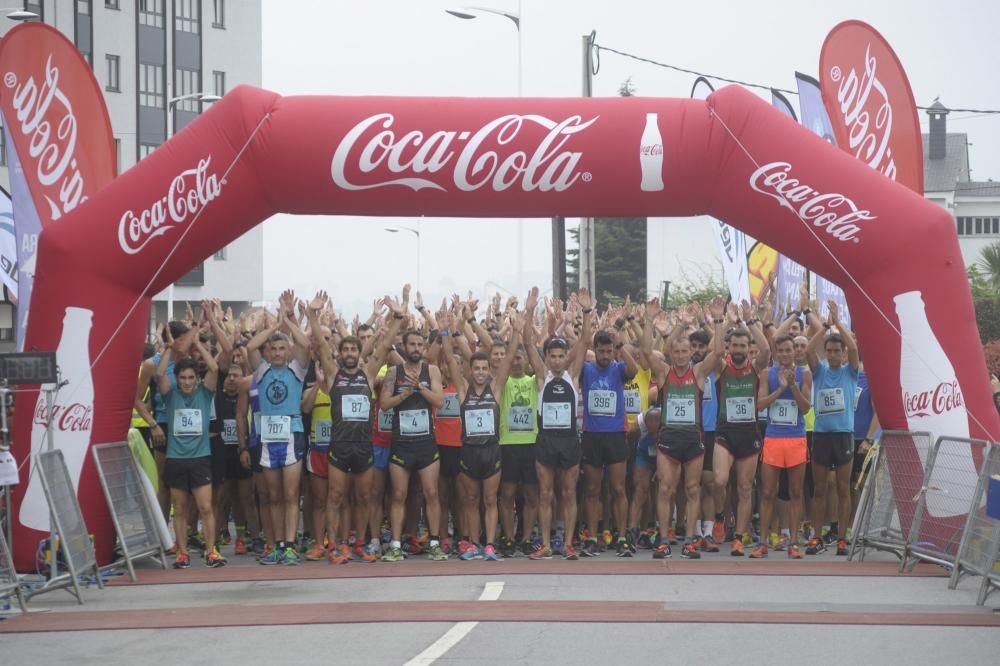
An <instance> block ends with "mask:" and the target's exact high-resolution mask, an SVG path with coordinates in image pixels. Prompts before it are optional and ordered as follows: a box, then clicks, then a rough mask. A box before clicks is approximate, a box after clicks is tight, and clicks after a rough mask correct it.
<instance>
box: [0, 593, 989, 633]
mask: <svg viewBox="0 0 1000 666" xmlns="http://www.w3.org/2000/svg"><path fill="white" fill-rule="evenodd" d="M278 606H280V608H281V612H280V613H277V612H275V609H276V608H277V607H278ZM206 610H209V609H207V608H205V607H204V606H202V607H196V608H171V609H142V610H120V611H79V612H61V613H33V614H29V615H21V616H16V617H14V618H12V619H9V620H6V621H4V622H0V633H37V632H51V631H98V630H109V629H204V628H209V627H235V626H278V625H307V624H360V623H372V622H379V623H391V622H540V623H551V622H560V623H562V622H599V623H602V624H608V623H683V624H691V623H697V624H706V623H708V624H720V623H726V624H813V625H831V624H834V625H878V626H890V625H893V626H933V627H1000V616H998V615H996V614H994V613H989V612H986V611H984V612H981V613H980V612H968V613H966V612H951V613H919V612H910V613H901V612H880V613H871V612H869V613H865V612H861V613H858V612H828V611H799V612H790V611H771V612H769V611H753V612H750V611H729V610H722V609H713V610H707V611H706V610H671V609H669V608H665V607H664V605H663V604H662V603H658V602H652V601H639V602H632V601H610V602H609V601H602V602H600V603H581V602H579V601H532V602H531V603H525V602H524V601H435V602H434V603H422V604H401V603H398V602H387V601H379V602H350V603H320V604H280V605H271V604H266V605H254V606H247V605H240V606H235V605H231V606H213V607H212V608H211V609H210V610H211V612H206Z"/></svg>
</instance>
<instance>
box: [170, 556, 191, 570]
mask: <svg viewBox="0 0 1000 666" xmlns="http://www.w3.org/2000/svg"><path fill="white" fill-rule="evenodd" d="M190 566H191V556H190V555H188V554H187V553H183V552H178V553H177V559H176V560H174V569H187V568H188V567H190Z"/></svg>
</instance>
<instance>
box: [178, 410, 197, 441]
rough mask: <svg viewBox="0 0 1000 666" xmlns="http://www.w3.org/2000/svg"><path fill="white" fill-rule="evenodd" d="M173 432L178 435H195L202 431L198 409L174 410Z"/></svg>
mask: <svg viewBox="0 0 1000 666" xmlns="http://www.w3.org/2000/svg"><path fill="white" fill-rule="evenodd" d="M173 430H174V434H175V435H177V436H178V437H196V436H198V435H200V434H201V433H202V429H201V410H200V409H178V410H175V411H174V428H173Z"/></svg>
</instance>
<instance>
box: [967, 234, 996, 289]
mask: <svg viewBox="0 0 1000 666" xmlns="http://www.w3.org/2000/svg"><path fill="white" fill-rule="evenodd" d="M979 267H981V268H982V269H983V271H984V273H985V275H984V277H985V278H986V280H987V281H988V282H989V283H990V286H991V287H993V291H994V292H996V293H1000V241H994V242H992V243H990V244H989V245H987V246H986V247H984V248H983V249H982V250H980V251H979ZM973 268H977V267H976V266H970V267H969V270H972V269H973Z"/></svg>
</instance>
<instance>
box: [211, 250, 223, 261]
mask: <svg viewBox="0 0 1000 666" xmlns="http://www.w3.org/2000/svg"><path fill="white" fill-rule="evenodd" d="M212 258H213V259H215V260H216V261H225V260H226V248H222V249H221V250H219V251H218V252H216V253H215V254H214V255H212Z"/></svg>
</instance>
